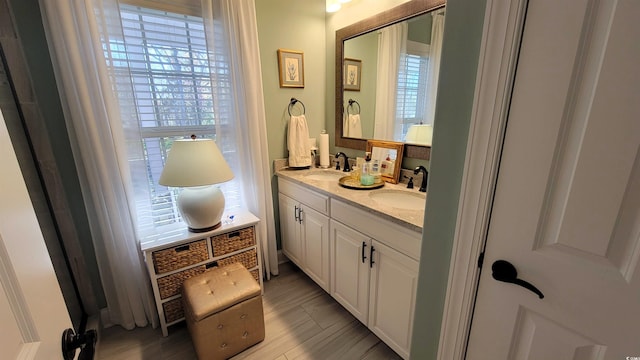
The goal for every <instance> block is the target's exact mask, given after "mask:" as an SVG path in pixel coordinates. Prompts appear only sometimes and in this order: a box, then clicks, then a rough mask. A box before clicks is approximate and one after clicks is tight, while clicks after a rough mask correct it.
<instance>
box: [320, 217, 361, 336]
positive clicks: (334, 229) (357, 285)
mask: <svg viewBox="0 0 640 360" xmlns="http://www.w3.org/2000/svg"><path fill="white" fill-rule="evenodd" d="M370 246H371V239H370V238H369V237H368V236H366V235H363V234H362V233H360V232H358V231H355V230H353V229H351V228H350V227H348V226H345V225H343V224H341V223H339V222H337V221H335V220H331V242H330V251H331V254H330V256H329V258H330V260H331V291H330V294H331V296H333V298H334V299H336V301H338V302H339V303H340V304H341V305H342V306H344V307H345V308H346V309H347V310H349V312H350V313H351V314H352V315H353V316H355V317H356V318H357V319H358V320H360V322H362V323H363V324H365V325H367V320H368V319H367V315H368V311H369V249H370Z"/></svg>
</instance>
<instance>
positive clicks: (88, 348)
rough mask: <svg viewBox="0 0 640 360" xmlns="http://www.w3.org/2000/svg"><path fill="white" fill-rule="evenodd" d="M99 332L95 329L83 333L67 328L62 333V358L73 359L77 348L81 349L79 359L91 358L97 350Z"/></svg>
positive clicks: (86, 359)
mask: <svg viewBox="0 0 640 360" xmlns="http://www.w3.org/2000/svg"><path fill="white" fill-rule="evenodd" d="M97 341H98V333H97V332H96V331H95V330H94V329H90V330H87V331H86V332H84V333H82V334H76V333H75V331H73V329H66V330H65V331H64V332H63V333H62V358H63V359H65V360H72V359H74V358H75V354H76V349H78V348H79V349H80V355H78V360H91V359H93V355H94V354H95V350H96V342H97Z"/></svg>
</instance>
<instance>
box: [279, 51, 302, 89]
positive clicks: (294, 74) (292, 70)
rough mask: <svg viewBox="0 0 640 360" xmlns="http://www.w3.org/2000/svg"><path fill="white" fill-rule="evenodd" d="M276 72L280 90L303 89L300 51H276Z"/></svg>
mask: <svg viewBox="0 0 640 360" xmlns="http://www.w3.org/2000/svg"><path fill="white" fill-rule="evenodd" d="M278 72H279V73H280V87H281V88H287V87H290V88H303V87H304V54H303V53H302V51H294V50H285V49H278Z"/></svg>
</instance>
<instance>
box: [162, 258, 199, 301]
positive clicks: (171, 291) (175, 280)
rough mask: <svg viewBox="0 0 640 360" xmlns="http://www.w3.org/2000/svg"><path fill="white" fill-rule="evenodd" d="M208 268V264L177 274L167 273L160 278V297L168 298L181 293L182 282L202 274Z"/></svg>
mask: <svg viewBox="0 0 640 360" xmlns="http://www.w3.org/2000/svg"><path fill="white" fill-rule="evenodd" d="M206 270H207V268H206V266H204V265H200V266H196V267H194V268H191V269H187V270H184V271H180V272H178V273H175V274H171V275H167V276H164V277H161V278H159V279H158V290H159V292H160V299H163V300H164V299H166V298H168V297H172V296H174V295H178V294H180V292H181V291H182V283H183V282H184V281H185V280H187V279H188V278H192V277H194V276H196V275H199V274H202V273H203V272H205V271H206Z"/></svg>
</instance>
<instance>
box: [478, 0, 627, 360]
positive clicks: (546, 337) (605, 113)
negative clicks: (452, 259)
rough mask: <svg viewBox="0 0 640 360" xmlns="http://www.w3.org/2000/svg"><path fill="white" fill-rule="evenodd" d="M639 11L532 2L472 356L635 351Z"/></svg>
mask: <svg viewBox="0 0 640 360" xmlns="http://www.w3.org/2000/svg"><path fill="white" fill-rule="evenodd" d="M639 19H640V2H638V1H634V0H622V1H613V0H612V1H589V0H575V1H542V0H532V1H530V2H529V5H528V9H527V17H526V21H525V28H524V32H523V39H522V47H521V53H520V57H519V60H518V65H517V70H516V77H515V84H514V91H513V95H512V96H513V97H512V103H511V109H510V112H509V120H508V123H507V132H506V137H505V143H504V148H503V155H502V159H501V165H500V171H499V177H498V182H497V187H496V194H495V200H494V207H493V211H492V217H491V222H490V228H489V233H488V239H487V244H486V249H485V257H484V265H483V268H482V273H481V278H480V283H479V289H478V295H477V301H476V306H475V311H474V317H473V321H472V328H471V333H470V336H469V346H468V350H467V359H473V360H477V359H480V360H481V359H491V360H495V359H540V360H543V359H544V360H546V359H554V360H555V359H612V360H613V359H616V360H619V359H629V358H635V357H640V270H639V269H640V267H638V260H639V259H640V156H639V149H640V69H639V68H638V67H639V66H640V41H639V40H638V35H639V34H640V21H639ZM497 260H506V261H508V262H510V263H511V264H513V265H514V266H515V268H516V269H517V275H518V278H520V279H522V280H525V281H527V282H529V283H531V284H533V285H534V286H535V287H537V288H538V289H539V290H540V291H541V292H542V293H543V294H544V298H543V299H540V298H539V297H538V296H537V295H536V294H534V293H533V292H531V291H529V290H527V289H525V288H523V287H521V286H518V285H514V284H510V283H505V282H499V281H496V280H494V279H493V278H492V270H491V269H492V264H494V262H495V261H497Z"/></svg>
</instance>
